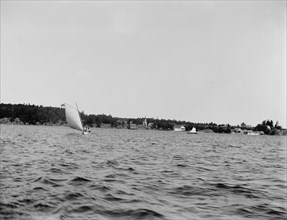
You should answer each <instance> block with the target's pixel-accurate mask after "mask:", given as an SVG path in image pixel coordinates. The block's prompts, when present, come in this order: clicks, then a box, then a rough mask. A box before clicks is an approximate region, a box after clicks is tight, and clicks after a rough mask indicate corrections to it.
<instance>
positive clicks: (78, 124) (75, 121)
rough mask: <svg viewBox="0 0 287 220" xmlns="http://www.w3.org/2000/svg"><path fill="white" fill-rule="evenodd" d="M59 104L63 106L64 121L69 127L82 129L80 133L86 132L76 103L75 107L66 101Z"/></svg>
mask: <svg viewBox="0 0 287 220" xmlns="http://www.w3.org/2000/svg"><path fill="white" fill-rule="evenodd" d="M61 106H64V107H65V114H66V121H67V123H68V125H69V127H70V128H73V129H76V130H78V131H82V134H87V132H86V131H85V130H84V128H83V123H82V120H81V116H80V113H79V110H78V106H77V104H76V107H77V108H74V107H73V106H71V105H69V104H66V103H64V104H62V105H61Z"/></svg>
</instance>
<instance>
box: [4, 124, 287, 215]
mask: <svg viewBox="0 0 287 220" xmlns="http://www.w3.org/2000/svg"><path fill="white" fill-rule="evenodd" d="M0 150H1V169H0V175H1V176H0V177H1V180H0V183H1V185H0V190H1V202H0V212H1V214H0V219H21V220H22V219H33V220H35V219H46V220H48V219H49V220H52V219H101V220H107V219H120V220H121V219H122V220H124V219H125V220H126V219H170V220H183V219H212V220H213V219H228V220H230V219H260V220H261V219H286V217H287V208H286V205H287V204H286V173H285V172H286V137H278V136H277V137H274V136H245V135H220V134H197V135H190V134H186V133H181V132H164V131H144V130H136V131H131V130H117V129H94V130H92V134H90V135H85V136H83V135H81V134H79V133H78V132H76V131H73V130H72V129H69V128H66V127H41V126H11V125H1V148H0Z"/></svg>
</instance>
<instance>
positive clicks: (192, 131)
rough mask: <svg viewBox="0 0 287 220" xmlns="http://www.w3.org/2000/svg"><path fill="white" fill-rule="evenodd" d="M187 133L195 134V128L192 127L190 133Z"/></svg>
mask: <svg viewBox="0 0 287 220" xmlns="http://www.w3.org/2000/svg"><path fill="white" fill-rule="evenodd" d="M187 133H188V134H197V132H196V128H195V127H193V128H192V129H191V131H188V132H187Z"/></svg>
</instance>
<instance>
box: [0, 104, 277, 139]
mask: <svg viewBox="0 0 287 220" xmlns="http://www.w3.org/2000/svg"><path fill="white" fill-rule="evenodd" d="M80 115H81V119H82V122H83V125H88V126H90V127H101V126H102V125H109V126H110V127H115V128H129V126H130V124H134V125H137V126H142V125H143V121H144V120H145V118H117V117H112V116H111V115H105V114H99V115H95V114H90V115H87V114H84V112H81V113H80ZM146 121H147V125H148V128H149V129H159V130H173V128H174V126H176V125H182V126H184V127H185V130H187V131H189V130H191V129H192V128H193V127H195V128H196V129H197V130H198V131H201V130H204V131H206V132H215V133H231V132H232V131H234V129H236V128H240V129H242V130H253V131H263V132H264V133H265V134H269V135H274V134H278V131H280V130H281V129H282V128H281V126H279V124H278V122H276V123H275V124H274V123H273V121H272V120H265V121H263V122H262V123H261V124H258V125H257V126H256V127H251V126H247V125H246V124H245V123H241V125H237V126H231V125H229V124H227V125H223V124H222V125H218V124H216V123H212V122H211V123H193V122H189V121H177V120H170V119H154V118H147V119H146ZM0 123H15V124H31V125H62V124H66V118H65V109H64V108H60V107H44V106H42V105H40V106H37V105H30V104H3V103H1V104H0Z"/></svg>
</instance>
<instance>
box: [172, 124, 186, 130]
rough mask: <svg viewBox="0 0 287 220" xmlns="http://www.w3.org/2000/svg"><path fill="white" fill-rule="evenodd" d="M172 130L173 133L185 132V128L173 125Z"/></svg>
mask: <svg viewBox="0 0 287 220" xmlns="http://www.w3.org/2000/svg"><path fill="white" fill-rule="evenodd" d="M173 130H174V131H185V127H184V126H183V125H174V126H173Z"/></svg>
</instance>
